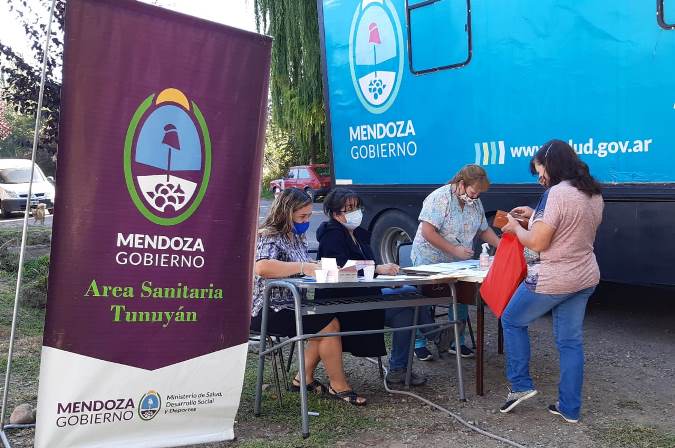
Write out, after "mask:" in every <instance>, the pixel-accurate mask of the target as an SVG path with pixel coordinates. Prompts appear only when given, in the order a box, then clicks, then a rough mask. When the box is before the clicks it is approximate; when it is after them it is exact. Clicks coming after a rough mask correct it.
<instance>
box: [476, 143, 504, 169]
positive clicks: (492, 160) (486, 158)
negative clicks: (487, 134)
mask: <svg viewBox="0 0 675 448" xmlns="http://www.w3.org/2000/svg"><path fill="white" fill-rule="evenodd" d="M473 146H474V149H475V151H476V162H475V163H476V165H483V166H486V165H504V156H505V155H506V154H505V153H506V150H505V148H504V140H499V141H497V142H479V143H474V144H473Z"/></svg>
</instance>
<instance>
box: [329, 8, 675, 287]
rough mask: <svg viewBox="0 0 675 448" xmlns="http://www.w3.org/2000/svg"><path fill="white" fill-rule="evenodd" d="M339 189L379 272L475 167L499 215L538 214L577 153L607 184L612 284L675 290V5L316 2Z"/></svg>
mask: <svg viewBox="0 0 675 448" xmlns="http://www.w3.org/2000/svg"><path fill="white" fill-rule="evenodd" d="M317 2H318V10H319V27H320V36H321V50H322V51H321V52H322V65H323V78H324V79H323V82H324V95H325V104H326V109H327V110H326V112H327V117H328V139H329V145H330V149H331V151H330V153H331V164H332V175H333V182H334V185H348V186H349V187H350V188H352V189H354V190H356V191H358V192H359V194H360V195H362V197H363V198H364V202H365V204H366V214H365V219H364V223H365V225H366V226H368V228H369V229H370V230H371V232H372V238H373V240H372V245H373V248H374V251H375V253H376V254H377V257H378V258H379V260H380V261H382V262H390V261H394V260H395V259H396V252H397V248H398V246H399V245H400V244H401V243H403V242H405V241H409V240H410V239H411V238H412V237H413V236H414V234H415V231H416V229H417V216H418V214H419V210H420V208H421V204H422V201H423V199H424V198H425V197H426V195H427V194H429V192H431V191H432V190H433V189H435V188H437V187H438V186H440V185H442V184H445V183H446V182H447V181H448V180H449V179H450V178H451V177H452V175H453V174H454V173H455V172H456V171H457V170H458V169H459V168H460V167H462V166H463V165H465V164H467V163H476V164H479V165H481V166H483V167H484V168H485V169H486V170H487V172H488V175H489V177H490V181H491V182H492V186H491V188H490V190H489V191H488V192H486V193H484V194H483V195H482V196H481V199H482V201H483V204H484V206H485V210H486V213H487V215H488V217H491V216H492V215H493V214H494V213H495V212H496V210H498V209H502V210H510V209H511V208H512V207H514V206H517V205H523V204H530V205H532V204H534V203H536V201H537V199H538V197H539V195H540V194H541V192H542V190H541V187H539V186H538V185H537V184H536V179H535V178H533V176H532V175H531V174H530V173H529V169H528V166H529V161H530V159H531V157H532V155H533V154H534V152H535V151H536V150H537V149H538V148H539V146H540V145H541V144H543V143H544V142H546V141H548V140H549V139H552V138H559V139H562V140H565V141H568V142H569V143H570V145H572V146H573V147H574V149H575V151H576V152H577V153H578V154H579V156H580V157H581V158H582V159H583V160H584V161H585V162H586V163H588V165H589V167H590V170H591V173H592V174H593V175H594V176H595V177H596V178H597V179H598V180H599V181H601V182H602V183H603V184H604V198H605V216H604V220H603V224H602V226H601V228H600V229H599V232H598V237H597V241H596V254H597V257H598V261H599V264H600V267H601V272H602V276H603V279H604V280H608V281H616V282H622V283H632V284H645V285H669V286H673V285H675V274H673V272H675V255H673V254H674V253H675V230H674V224H675V1H668V2H666V0H656V1H635V0H615V1H606V0H584V1H579V0H520V1H509V0H492V1H489V0H482V1H477V0H473V1H471V0H417V1H415V0H407V1H406V0H317Z"/></svg>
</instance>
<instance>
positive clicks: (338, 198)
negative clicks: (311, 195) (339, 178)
mask: <svg viewBox="0 0 675 448" xmlns="http://www.w3.org/2000/svg"><path fill="white" fill-rule="evenodd" d="M350 199H355V200H356V206H357V207H363V201H361V198H360V197H359V195H358V194H356V192H355V191H354V190H349V189H347V188H341V187H337V188H333V189H332V190H331V191H330V193H328V194H327V195H326V197H325V199H324V200H323V212H324V213H325V214H326V215H327V216H329V217H331V218H332V217H333V216H334V215H337V214H339V213H340V210H342V208H343V207H344V206H345V204H346V203H347V201H348V200H350Z"/></svg>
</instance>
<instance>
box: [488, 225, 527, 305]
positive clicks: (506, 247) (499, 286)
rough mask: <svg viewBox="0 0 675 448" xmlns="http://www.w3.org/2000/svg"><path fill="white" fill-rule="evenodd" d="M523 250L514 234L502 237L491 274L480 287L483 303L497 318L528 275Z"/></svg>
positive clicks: (506, 234)
mask: <svg viewBox="0 0 675 448" xmlns="http://www.w3.org/2000/svg"><path fill="white" fill-rule="evenodd" d="M523 249H524V247H523V245H522V244H521V242H520V241H518V237H516V236H515V235H514V234H512V233H505V234H504V235H502V240H501V242H500V243H499V247H498V248H497V253H496V254H495V259H494V261H493V262H492V266H490V272H488V275H487V277H485V280H484V281H483V284H482V285H481V287H480V295H481V296H482V297H483V301H484V302H485V303H486V304H487V306H488V307H490V310H492V312H493V313H494V314H495V316H497V317H501V315H502V313H503V312H504V309H505V308H506V305H508V303H509V300H511V296H512V295H513V293H514V292H516V289H518V286H519V285H520V282H522V281H523V279H524V278H525V275H527V264H526V263H525V255H523Z"/></svg>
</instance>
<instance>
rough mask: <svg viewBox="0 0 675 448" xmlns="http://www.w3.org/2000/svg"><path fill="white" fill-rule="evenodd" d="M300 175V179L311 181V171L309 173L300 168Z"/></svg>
mask: <svg viewBox="0 0 675 448" xmlns="http://www.w3.org/2000/svg"><path fill="white" fill-rule="evenodd" d="M298 171H299V173H300V175H299V176H298V179H309V178H310V176H309V171H307V168H300V169H299V170H298Z"/></svg>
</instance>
